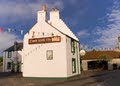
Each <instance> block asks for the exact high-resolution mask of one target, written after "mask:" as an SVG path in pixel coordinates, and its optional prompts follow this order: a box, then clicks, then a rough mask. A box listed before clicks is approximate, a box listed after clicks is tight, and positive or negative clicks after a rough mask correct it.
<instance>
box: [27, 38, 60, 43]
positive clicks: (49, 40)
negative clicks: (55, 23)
mask: <svg viewBox="0 0 120 86" xmlns="http://www.w3.org/2000/svg"><path fill="white" fill-rule="evenodd" d="M54 42H61V37H60V36H53V37H44V38H33V39H29V41H28V43H29V44H41V43H54Z"/></svg>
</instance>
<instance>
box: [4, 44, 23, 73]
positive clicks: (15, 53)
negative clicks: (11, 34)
mask: <svg viewBox="0 0 120 86" xmlns="http://www.w3.org/2000/svg"><path fill="white" fill-rule="evenodd" d="M22 49H23V43H17V42H15V43H14V45H13V46H11V47H9V48H8V49H6V50H4V51H3V72H22V67H21V66H22V64H21V63H22Z"/></svg>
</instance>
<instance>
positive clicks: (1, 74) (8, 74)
mask: <svg viewBox="0 0 120 86" xmlns="http://www.w3.org/2000/svg"><path fill="white" fill-rule="evenodd" d="M10 77H16V78H17V77H18V78H20V77H22V73H14V72H0V79H2V78H10Z"/></svg>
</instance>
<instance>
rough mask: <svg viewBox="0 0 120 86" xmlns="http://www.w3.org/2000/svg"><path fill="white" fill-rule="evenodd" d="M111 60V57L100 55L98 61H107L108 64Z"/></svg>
mask: <svg viewBox="0 0 120 86" xmlns="http://www.w3.org/2000/svg"><path fill="white" fill-rule="evenodd" d="M111 60H112V58H111V57H110V56H108V55H100V56H99V57H98V61H107V62H109V61H111Z"/></svg>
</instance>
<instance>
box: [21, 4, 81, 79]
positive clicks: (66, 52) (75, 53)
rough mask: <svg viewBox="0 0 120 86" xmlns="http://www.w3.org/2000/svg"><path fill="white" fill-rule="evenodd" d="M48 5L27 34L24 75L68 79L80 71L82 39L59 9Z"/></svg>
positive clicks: (25, 36)
mask: <svg viewBox="0 0 120 86" xmlns="http://www.w3.org/2000/svg"><path fill="white" fill-rule="evenodd" d="M46 14H48V13H47V11H46V5H43V6H42V10H41V11H38V12H37V23H36V24H35V25H34V26H33V27H32V28H31V29H30V30H29V31H28V32H27V33H26V34H25V35H24V40H23V46H24V47H23V50H22V51H23V76H24V77H43V78H67V77H71V76H75V75H79V74H80V73H81V70H80V56H79V40H78V38H77V37H76V36H75V35H74V34H73V33H72V31H71V30H70V29H69V28H68V26H67V25H66V24H65V23H64V22H63V20H62V19H60V15H59V10H58V9H57V8H53V9H52V10H51V11H50V19H49V20H47V19H46Z"/></svg>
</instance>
